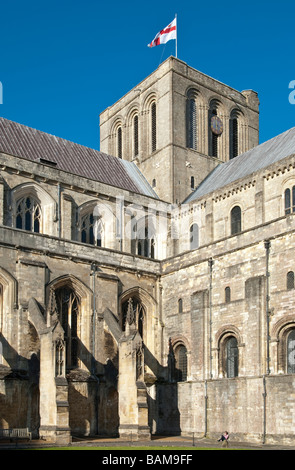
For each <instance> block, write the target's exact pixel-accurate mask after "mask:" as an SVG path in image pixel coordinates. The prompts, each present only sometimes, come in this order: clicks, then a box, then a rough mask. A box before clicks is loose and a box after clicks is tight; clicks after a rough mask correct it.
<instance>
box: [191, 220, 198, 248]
mask: <svg viewBox="0 0 295 470" xmlns="http://www.w3.org/2000/svg"><path fill="white" fill-rule="evenodd" d="M197 248H199V226H198V224H196V223H194V224H192V225H191V226H190V250H196V249H197Z"/></svg>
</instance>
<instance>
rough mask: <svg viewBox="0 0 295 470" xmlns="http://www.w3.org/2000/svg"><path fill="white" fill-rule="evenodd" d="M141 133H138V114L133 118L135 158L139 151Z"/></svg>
mask: <svg viewBox="0 0 295 470" xmlns="http://www.w3.org/2000/svg"><path fill="white" fill-rule="evenodd" d="M138 135H139V131H138V114H136V115H135V116H134V118H133V156H134V157H137V155H138V149H139V137H138Z"/></svg>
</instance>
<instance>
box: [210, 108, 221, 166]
mask: <svg viewBox="0 0 295 470" xmlns="http://www.w3.org/2000/svg"><path fill="white" fill-rule="evenodd" d="M216 117H217V105H216V104H212V105H211V106H210V109H209V155H210V156H211V157H215V158H217V157H218V138H219V135H220V134H219V133H217V131H216V130H215V129H214V126H213V122H214V118H216Z"/></svg>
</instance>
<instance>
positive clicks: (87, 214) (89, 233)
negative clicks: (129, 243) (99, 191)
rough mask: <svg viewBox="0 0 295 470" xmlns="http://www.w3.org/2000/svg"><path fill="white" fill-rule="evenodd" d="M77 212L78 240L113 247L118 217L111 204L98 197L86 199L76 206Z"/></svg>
mask: <svg viewBox="0 0 295 470" xmlns="http://www.w3.org/2000/svg"><path fill="white" fill-rule="evenodd" d="M77 214H78V215H77V219H78V224H77V225H78V229H77V234H76V238H77V240H78V241H81V242H82V243H89V244H91V245H95V246H102V247H107V248H114V247H115V232H116V229H117V227H118V219H117V216H116V214H115V213H114V211H113V210H112V206H111V204H107V203H106V202H104V201H102V200H100V199H96V200H92V201H87V202H85V203H83V204H82V205H81V206H80V207H79V208H78V211H77Z"/></svg>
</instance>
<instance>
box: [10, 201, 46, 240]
mask: <svg viewBox="0 0 295 470" xmlns="http://www.w3.org/2000/svg"><path fill="white" fill-rule="evenodd" d="M16 228H19V229H22V230H28V231H30V232H36V233H40V231H41V209H40V205H39V204H38V202H37V201H36V200H35V199H33V198H32V197H31V196H26V197H24V198H22V199H20V200H19V201H18V202H17V204H16Z"/></svg>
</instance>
